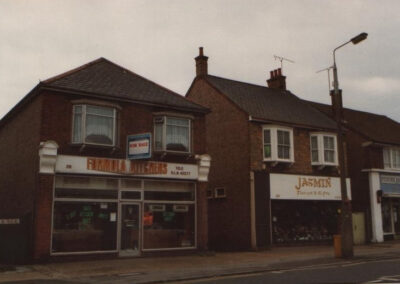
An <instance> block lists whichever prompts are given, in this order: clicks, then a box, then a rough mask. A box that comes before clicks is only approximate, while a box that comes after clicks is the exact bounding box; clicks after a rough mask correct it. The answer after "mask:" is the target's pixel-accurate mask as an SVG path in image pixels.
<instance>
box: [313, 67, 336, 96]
mask: <svg viewBox="0 0 400 284" xmlns="http://www.w3.org/2000/svg"><path fill="white" fill-rule="evenodd" d="M332 68H333V66H329V67H328V68H324V69H321V70H319V71H317V72H316V73H320V72H322V71H327V72H328V90H329V92H330V91H331V76H330V75H329V71H331V69H332Z"/></svg>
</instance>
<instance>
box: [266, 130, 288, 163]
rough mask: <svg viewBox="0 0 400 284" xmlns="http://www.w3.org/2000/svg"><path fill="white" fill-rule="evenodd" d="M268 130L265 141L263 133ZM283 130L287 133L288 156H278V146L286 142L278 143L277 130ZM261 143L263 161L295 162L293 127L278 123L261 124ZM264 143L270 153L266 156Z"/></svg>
mask: <svg viewBox="0 0 400 284" xmlns="http://www.w3.org/2000/svg"><path fill="white" fill-rule="evenodd" d="M266 131H268V132H269V138H270V139H269V142H268V143H266V141H265V137H266V135H265V133H266ZM280 131H282V132H285V133H288V134H289V158H282V157H279V146H280V145H281V146H285V145H286V144H279V141H278V140H279V139H278V132H280ZM262 145H263V150H262V153H263V161H264V162H273V164H277V163H289V164H293V163H294V162H295V159H294V138H293V128H291V127H285V126H279V125H263V126H262ZM266 145H269V147H270V155H269V156H266V151H265V150H266V149H265V147H266Z"/></svg>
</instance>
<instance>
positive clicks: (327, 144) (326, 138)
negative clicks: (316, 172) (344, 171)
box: [310, 133, 338, 166]
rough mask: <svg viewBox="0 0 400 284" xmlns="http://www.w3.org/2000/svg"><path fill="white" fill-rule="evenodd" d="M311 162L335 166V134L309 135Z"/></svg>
mask: <svg viewBox="0 0 400 284" xmlns="http://www.w3.org/2000/svg"><path fill="white" fill-rule="evenodd" d="M310 151H311V164H312V165H317V166H337V165H338V162H337V161H338V159H337V141H336V136H335V135H333V134H329V133H312V134H311V136H310Z"/></svg>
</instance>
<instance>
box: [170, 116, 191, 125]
mask: <svg viewBox="0 0 400 284" xmlns="http://www.w3.org/2000/svg"><path fill="white" fill-rule="evenodd" d="M167 125H176V126H187V127H189V119H186V118H176V117H167Z"/></svg>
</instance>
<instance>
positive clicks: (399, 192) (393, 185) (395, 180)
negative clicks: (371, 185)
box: [380, 174, 400, 196]
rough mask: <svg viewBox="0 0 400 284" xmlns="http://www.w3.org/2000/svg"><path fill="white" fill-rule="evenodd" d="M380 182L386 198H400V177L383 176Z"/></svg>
mask: <svg viewBox="0 0 400 284" xmlns="http://www.w3.org/2000/svg"><path fill="white" fill-rule="evenodd" d="M380 181H381V189H382V192H383V195H384V196H385V195H386V196H400V175H389V174H381V176H380Z"/></svg>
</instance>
